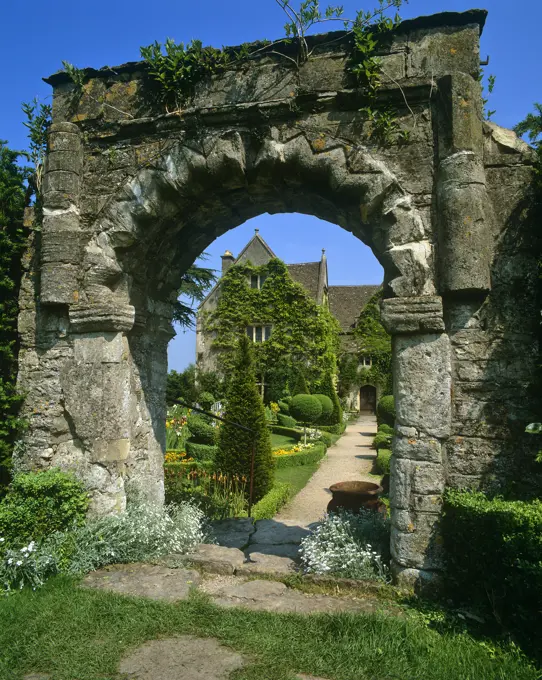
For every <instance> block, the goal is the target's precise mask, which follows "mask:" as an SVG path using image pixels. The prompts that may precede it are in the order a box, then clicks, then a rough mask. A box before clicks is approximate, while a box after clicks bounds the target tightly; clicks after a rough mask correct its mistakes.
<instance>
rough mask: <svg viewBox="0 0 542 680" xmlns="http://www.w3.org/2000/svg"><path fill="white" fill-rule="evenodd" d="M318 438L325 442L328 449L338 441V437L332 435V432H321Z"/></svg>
mask: <svg viewBox="0 0 542 680" xmlns="http://www.w3.org/2000/svg"><path fill="white" fill-rule="evenodd" d="M318 437H319V439H320V440H321V441H323V442H324V444H325V445H326V446H327V447H329V446H332V445H333V444H335V441H336V439H335V437H336V435H333V434H331V432H322V431H320V432H319V433H318Z"/></svg>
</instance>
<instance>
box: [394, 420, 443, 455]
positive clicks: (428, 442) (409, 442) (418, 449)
mask: <svg viewBox="0 0 542 680" xmlns="http://www.w3.org/2000/svg"><path fill="white" fill-rule="evenodd" d="M405 429H406V430H408V429H413V428H402V430H405ZM393 455H394V456H395V457H397V458H408V459H409V460H415V461H418V460H424V461H428V462H431V463H441V462H442V446H441V443H440V442H439V441H438V440H437V439H430V438H426V437H423V436H421V437H420V435H419V434H418V432H417V430H415V429H413V432H412V433H410V434H409V435H408V436H401V435H396V436H395V438H394V440H393Z"/></svg>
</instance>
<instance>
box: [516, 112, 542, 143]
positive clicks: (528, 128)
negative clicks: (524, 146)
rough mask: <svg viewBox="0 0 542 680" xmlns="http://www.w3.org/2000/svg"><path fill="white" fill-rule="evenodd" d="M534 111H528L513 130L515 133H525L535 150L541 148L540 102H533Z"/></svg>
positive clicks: (541, 122)
mask: <svg viewBox="0 0 542 680" xmlns="http://www.w3.org/2000/svg"><path fill="white" fill-rule="evenodd" d="M534 109H535V113H528V114H527V115H526V116H525V118H524V119H523V120H522V121H520V122H519V123H518V124H517V125H516V126H515V127H514V132H515V133H516V134H517V135H520V136H523V135H527V136H528V138H529V141H530V142H531V144H532V145H533V146H534V147H535V149H537V150H542V139H539V138H540V137H542V104H540V103H539V102H535V104H534Z"/></svg>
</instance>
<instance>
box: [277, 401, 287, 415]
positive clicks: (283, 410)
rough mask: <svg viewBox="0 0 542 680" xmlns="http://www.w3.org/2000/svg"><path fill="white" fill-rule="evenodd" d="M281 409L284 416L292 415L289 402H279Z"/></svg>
mask: <svg viewBox="0 0 542 680" xmlns="http://www.w3.org/2000/svg"><path fill="white" fill-rule="evenodd" d="M279 408H280V412H281V413H284V415H289V414H290V405H289V404H288V402H286V401H284V399H281V400H280V401H279Z"/></svg>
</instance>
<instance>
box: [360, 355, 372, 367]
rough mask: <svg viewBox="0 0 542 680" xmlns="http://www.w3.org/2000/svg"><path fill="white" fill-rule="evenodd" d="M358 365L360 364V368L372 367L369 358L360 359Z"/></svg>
mask: <svg viewBox="0 0 542 680" xmlns="http://www.w3.org/2000/svg"><path fill="white" fill-rule="evenodd" d="M359 363H360V364H361V366H367V367H371V366H372V365H373V360H372V359H371V357H361V359H360V361H359Z"/></svg>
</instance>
